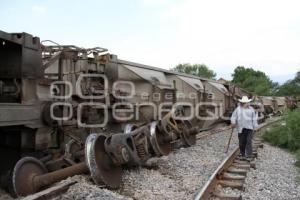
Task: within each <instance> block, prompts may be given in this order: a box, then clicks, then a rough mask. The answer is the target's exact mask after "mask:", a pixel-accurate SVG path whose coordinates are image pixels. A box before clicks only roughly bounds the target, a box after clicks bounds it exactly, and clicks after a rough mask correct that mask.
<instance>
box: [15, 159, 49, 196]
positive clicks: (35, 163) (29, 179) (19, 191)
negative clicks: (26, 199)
mask: <svg viewBox="0 0 300 200" xmlns="http://www.w3.org/2000/svg"><path fill="white" fill-rule="evenodd" d="M45 173H47V169H46V167H45V165H44V164H43V163H42V162H41V161H39V160H38V159H36V158H33V157H24V158H22V159H20V160H19V161H18V162H17V164H16V165H15V167H14V170H13V174H12V186H13V193H14V196H16V197H19V196H26V195H28V194H33V193H35V192H37V191H38V190H39V189H40V188H36V186H35V185H34V183H33V179H34V177H35V176H39V175H43V174H45Z"/></svg>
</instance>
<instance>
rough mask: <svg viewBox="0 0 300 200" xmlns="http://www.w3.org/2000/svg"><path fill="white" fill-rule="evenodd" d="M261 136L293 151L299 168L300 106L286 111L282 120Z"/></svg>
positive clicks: (273, 143) (275, 144)
mask: <svg viewBox="0 0 300 200" xmlns="http://www.w3.org/2000/svg"><path fill="white" fill-rule="evenodd" d="M262 137H263V139H264V140H265V141H267V142H268V143H270V144H271V145H273V146H278V147H280V148H284V149H287V150H289V151H290V152H292V153H295V155H296V157H297V162H296V166H298V167H299V168H300V108H298V109H296V110H294V111H287V112H286V113H285V114H284V115H283V121H282V122H280V123H277V124H275V125H274V126H273V127H271V128H270V129H269V130H267V131H265V133H264V134H263V136H262Z"/></svg>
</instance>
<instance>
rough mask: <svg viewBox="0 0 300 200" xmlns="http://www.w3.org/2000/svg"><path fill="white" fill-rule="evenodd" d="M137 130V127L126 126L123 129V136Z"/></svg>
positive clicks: (132, 125)
mask: <svg viewBox="0 0 300 200" xmlns="http://www.w3.org/2000/svg"><path fill="white" fill-rule="evenodd" d="M137 128H138V126H137V125H136V124H126V126H125V128H124V134H129V133H131V132H132V131H134V130H135V129H137Z"/></svg>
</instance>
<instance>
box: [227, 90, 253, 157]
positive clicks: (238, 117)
mask: <svg viewBox="0 0 300 200" xmlns="http://www.w3.org/2000/svg"><path fill="white" fill-rule="evenodd" d="M251 101H252V99H248V97H247V96H243V97H242V99H239V102H240V104H239V106H238V107H237V108H236V109H235V110H234V112H233V113H232V116H231V126H232V128H236V130H237V131H238V138H239V147H240V152H241V155H242V157H243V158H245V157H246V158H247V160H250V159H251V158H252V136H253V133H254V131H255V130H256V128H257V127H258V124H257V115H256V113H255V110H254V108H252V107H251V106H250V105H249V103H250V102H251Z"/></svg>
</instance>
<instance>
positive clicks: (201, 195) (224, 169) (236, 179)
mask: <svg viewBox="0 0 300 200" xmlns="http://www.w3.org/2000/svg"><path fill="white" fill-rule="evenodd" d="M280 120H281V119H280V118H279V119H275V120H273V121H271V122H268V123H265V124H262V125H261V126H260V127H259V129H258V131H257V133H256V134H255V136H254V137H253V140H252V142H253V143H252V144H253V155H254V156H255V157H257V149H258V148H262V147H263V144H262V140H261V139H259V138H258V136H259V135H260V134H259V133H261V130H262V129H263V128H265V127H267V126H269V125H271V124H273V123H275V122H278V121H280ZM239 154H240V151H239V147H235V148H234V150H233V151H232V152H231V153H230V154H229V155H228V156H227V157H226V158H225V159H224V160H223V162H222V163H221V164H220V165H219V167H218V168H217V169H216V170H215V171H214V173H213V174H212V175H211V177H210V178H209V180H208V181H207V182H206V184H205V185H204V187H203V188H202V189H201V190H200V191H199V192H198V193H197V194H196V196H195V198H194V199H195V200H207V199H214V198H215V199H226V200H240V199H242V196H241V195H236V194H227V193H222V192H220V191H218V189H217V186H221V187H230V188H232V189H238V190H242V191H243V190H244V189H245V188H244V182H245V179H246V175H247V172H248V171H249V170H250V168H255V164H254V163H253V162H249V161H246V160H243V159H242V158H241V157H240V156H239Z"/></svg>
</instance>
